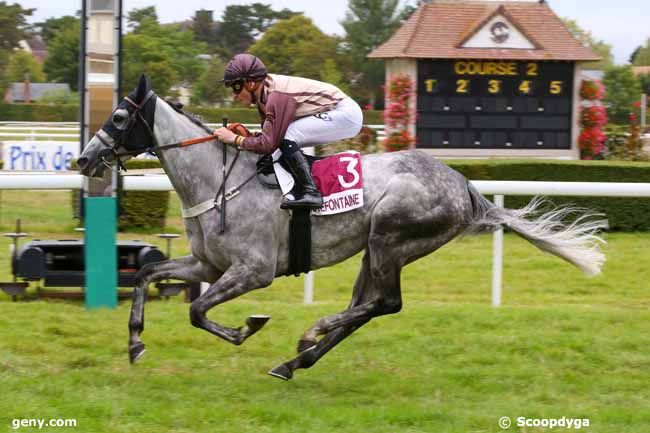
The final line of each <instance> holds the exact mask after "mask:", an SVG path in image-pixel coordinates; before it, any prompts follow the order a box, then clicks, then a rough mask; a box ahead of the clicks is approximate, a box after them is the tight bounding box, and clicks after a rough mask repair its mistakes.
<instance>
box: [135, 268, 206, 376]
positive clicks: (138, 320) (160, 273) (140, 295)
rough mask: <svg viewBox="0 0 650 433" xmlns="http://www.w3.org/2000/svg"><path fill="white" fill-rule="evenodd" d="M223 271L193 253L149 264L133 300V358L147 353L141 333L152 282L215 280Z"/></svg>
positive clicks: (137, 282) (139, 275)
mask: <svg viewBox="0 0 650 433" xmlns="http://www.w3.org/2000/svg"><path fill="white" fill-rule="evenodd" d="M218 277H219V272H218V271H217V270H216V269H215V268H213V267H212V266H210V265H207V264H205V263H203V262H200V261H199V260H198V259H196V258H194V257H193V256H185V257H179V258H176V259H172V260H165V261H163V262H158V263H151V264H148V265H145V266H143V267H142V269H140V271H138V273H137V274H136V276H135V288H134V290H133V304H132V305H131V318H130V319H129V360H130V361H131V363H132V364H133V363H134V362H136V361H137V360H138V359H140V358H141V357H142V355H143V354H144V350H145V348H144V343H143V342H142V340H141V339H140V334H141V333H142V331H143V330H144V303H145V298H146V295H147V289H148V287H149V284H150V283H152V282H155V281H160V280H165V279H175V280H183V281H187V282H201V281H215V280H216V279H217V278H218Z"/></svg>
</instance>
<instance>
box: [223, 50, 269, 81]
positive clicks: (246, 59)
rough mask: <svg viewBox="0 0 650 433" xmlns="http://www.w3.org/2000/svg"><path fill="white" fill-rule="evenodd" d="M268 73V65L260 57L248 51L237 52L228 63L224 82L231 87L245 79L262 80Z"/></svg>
mask: <svg viewBox="0 0 650 433" xmlns="http://www.w3.org/2000/svg"><path fill="white" fill-rule="evenodd" d="M267 73H268V71H267V70H266V66H264V63H263V62H262V61H261V60H260V59H259V58H257V57H255V56H254V55H252V54H247V53H246V54H237V55H236V56H235V57H233V58H232V59H231V60H230V61H229V62H228V64H227V65H226V71H225V72H224V74H223V83H224V84H225V85H226V86H229V87H230V86H233V85H235V84H237V83H243V81H244V80H252V81H260V80H263V79H264V77H266V74H267Z"/></svg>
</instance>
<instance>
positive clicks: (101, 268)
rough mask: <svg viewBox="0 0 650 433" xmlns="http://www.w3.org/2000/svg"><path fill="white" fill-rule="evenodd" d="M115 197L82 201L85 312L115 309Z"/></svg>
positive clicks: (90, 198) (88, 198)
mask: <svg viewBox="0 0 650 433" xmlns="http://www.w3.org/2000/svg"><path fill="white" fill-rule="evenodd" d="M116 202H117V201H116V199H115V197H86V198H85V208H86V217H85V225H86V231H85V235H84V236H85V242H84V244H85V247H84V260H85V263H86V272H85V275H86V308H88V309H92V308H100V307H108V308H115V307H116V306H117V244H116V243H115V240H116V239H115V238H116V227H117V221H116V219H117V218H116V215H117V203H116Z"/></svg>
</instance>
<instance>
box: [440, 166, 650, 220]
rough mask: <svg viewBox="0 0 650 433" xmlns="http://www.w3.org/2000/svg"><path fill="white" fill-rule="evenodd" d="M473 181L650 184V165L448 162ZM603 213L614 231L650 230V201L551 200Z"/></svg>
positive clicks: (520, 201)
mask: <svg viewBox="0 0 650 433" xmlns="http://www.w3.org/2000/svg"><path fill="white" fill-rule="evenodd" d="M445 163H446V164H447V165H449V166H450V167H452V168H454V169H456V170H458V171H459V172H461V173H462V174H463V175H464V176H465V177H467V178H468V179H471V180H522V181H523V180H525V181H547V182H548V181H556V182H632V183H650V164H648V163H643V162H627V161H624V162H622V161H548V160H475V161H474V160H472V161H460V160H455V161H454V160H450V161H445ZM531 198H532V197H523V196H506V198H505V204H506V206H507V207H510V208H520V207H523V206H525V205H526V204H527V203H528V202H529V201H530V199H531ZM550 200H551V201H552V202H553V203H555V204H557V205H562V204H569V203H571V204H574V205H577V206H579V207H584V208H588V209H592V210H595V211H597V212H601V213H604V214H605V215H606V216H607V218H608V219H609V224H610V229H611V230H612V231H626V232H630V231H649V230H650V199H647V198H636V197H630V198H615V197H561V196H554V197H550Z"/></svg>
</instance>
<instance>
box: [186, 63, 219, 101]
mask: <svg viewBox="0 0 650 433" xmlns="http://www.w3.org/2000/svg"><path fill="white" fill-rule="evenodd" d="M225 68H226V66H225V64H224V63H223V61H222V60H221V59H220V58H219V57H216V56H215V57H214V58H213V59H212V60H211V61H210V64H209V65H208V67H207V69H206V70H205V71H203V73H202V74H201V76H200V77H199V79H198V80H197V81H196V83H195V84H194V87H193V88H192V98H191V101H192V104H194V105H200V104H208V105H214V104H217V103H220V102H223V100H224V99H225V98H226V95H227V94H228V92H227V89H226V86H224V85H223V84H222V83H221V80H222V79H223V72H224V69H225Z"/></svg>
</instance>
